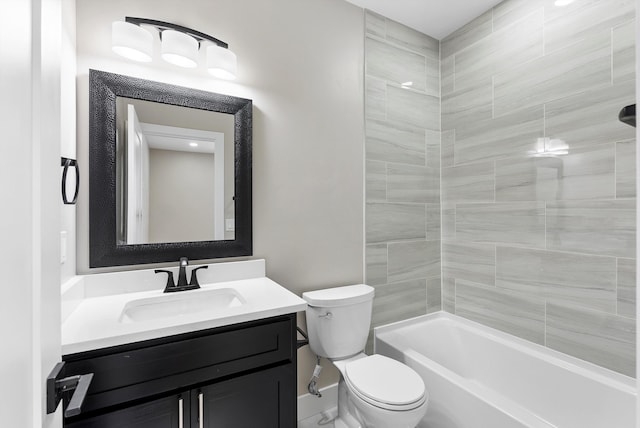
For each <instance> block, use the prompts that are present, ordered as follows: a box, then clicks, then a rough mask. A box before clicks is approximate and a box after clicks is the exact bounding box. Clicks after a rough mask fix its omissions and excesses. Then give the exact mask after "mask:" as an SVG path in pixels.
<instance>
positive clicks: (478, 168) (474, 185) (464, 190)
mask: <svg viewBox="0 0 640 428" xmlns="http://www.w3.org/2000/svg"><path fill="white" fill-rule="evenodd" d="M494 186H495V169H494V164H493V162H482V163H475V164H470V165H462V166H455V167H451V168H443V169H442V200H443V201H446V202H454V201H455V202H460V201H482V202H490V201H493V200H494Z"/></svg>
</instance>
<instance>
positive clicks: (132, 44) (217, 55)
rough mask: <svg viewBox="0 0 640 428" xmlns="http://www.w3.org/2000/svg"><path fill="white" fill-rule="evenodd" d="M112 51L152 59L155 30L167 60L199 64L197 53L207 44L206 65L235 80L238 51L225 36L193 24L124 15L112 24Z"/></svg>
mask: <svg viewBox="0 0 640 428" xmlns="http://www.w3.org/2000/svg"><path fill="white" fill-rule="evenodd" d="M111 28H112V48H113V51H114V52H115V53H117V54H119V55H122V56H124V57H125V58H128V59H132V60H134V61H145V62H148V61H151V59H152V54H153V39H154V37H153V34H152V32H151V31H149V30H155V31H157V32H158V34H159V35H160V42H161V46H160V52H161V56H162V59H164V60H165V61H167V62H169V63H171V64H174V65H177V66H180V67H187V68H195V67H197V66H198V54H199V51H200V49H201V48H203V47H204V46H206V54H207V60H206V68H207V70H208V71H209V73H211V74H212V75H213V76H214V77H217V78H220V79H225V80H233V79H235V78H236V74H237V68H238V65H237V58H236V54H235V53H233V52H232V51H230V50H229V45H228V44H227V43H225V42H223V41H222V40H219V39H216V38H215V37H212V36H210V35H208V34H205V33H202V32H200V31H197V30H193V29H191V28H187V27H183V26H181V25H177V24H172V23H170V22H164V21H157V20H154V19H147V18H132V17H130V16H127V17H125V20H124V22H123V21H115V22H114V23H113V24H112V27H111Z"/></svg>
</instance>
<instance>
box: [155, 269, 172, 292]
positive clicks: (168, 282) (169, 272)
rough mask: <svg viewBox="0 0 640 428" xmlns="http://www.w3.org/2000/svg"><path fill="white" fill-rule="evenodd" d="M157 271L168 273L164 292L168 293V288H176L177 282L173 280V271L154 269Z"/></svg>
mask: <svg viewBox="0 0 640 428" xmlns="http://www.w3.org/2000/svg"><path fill="white" fill-rule="evenodd" d="M154 272H155V273H166V274H167V285H166V286H165V287H164V292H165V293H166V292H167V290H169V289H171V288H175V286H176V283H175V282H173V272H171V271H170V270H162V269H156V270H154Z"/></svg>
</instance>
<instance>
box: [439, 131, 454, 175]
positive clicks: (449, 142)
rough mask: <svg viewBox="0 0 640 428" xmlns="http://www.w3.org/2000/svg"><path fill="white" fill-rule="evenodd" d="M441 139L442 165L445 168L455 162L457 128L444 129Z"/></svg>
mask: <svg viewBox="0 0 640 428" xmlns="http://www.w3.org/2000/svg"><path fill="white" fill-rule="evenodd" d="M441 141H442V142H441V146H440V150H441V153H442V154H441V160H442V165H441V167H442V168H444V167H447V166H453V165H454V163H455V156H454V152H455V141H456V131H455V130H450V131H442V137H441Z"/></svg>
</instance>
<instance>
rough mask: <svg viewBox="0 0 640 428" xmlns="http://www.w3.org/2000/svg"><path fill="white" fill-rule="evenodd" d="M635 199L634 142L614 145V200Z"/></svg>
mask: <svg viewBox="0 0 640 428" xmlns="http://www.w3.org/2000/svg"><path fill="white" fill-rule="evenodd" d="M635 197H636V142H635V140H632V141H625V142H620V143H617V144H616V198H635Z"/></svg>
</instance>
